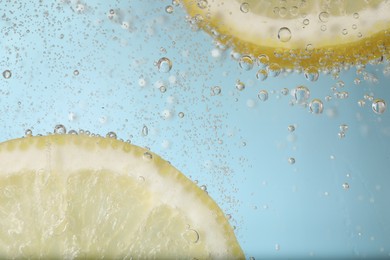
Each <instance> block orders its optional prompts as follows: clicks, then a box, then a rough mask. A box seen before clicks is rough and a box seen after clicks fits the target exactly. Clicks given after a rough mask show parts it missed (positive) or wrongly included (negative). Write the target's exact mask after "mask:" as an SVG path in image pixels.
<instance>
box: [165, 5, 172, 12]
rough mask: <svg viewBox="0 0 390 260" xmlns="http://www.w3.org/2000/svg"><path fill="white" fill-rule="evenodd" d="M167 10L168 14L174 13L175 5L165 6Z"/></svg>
mask: <svg viewBox="0 0 390 260" xmlns="http://www.w3.org/2000/svg"><path fill="white" fill-rule="evenodd" d="M165 12H167V13H168V14H171V13H173V6H172V5H168V6H167V7H165Z"/></svg>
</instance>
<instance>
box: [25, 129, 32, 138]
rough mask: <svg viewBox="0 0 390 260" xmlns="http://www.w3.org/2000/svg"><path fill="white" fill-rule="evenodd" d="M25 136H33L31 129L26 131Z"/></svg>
mask: <svg viewBox="0 0 390 260" xmlns="http://www.w3.org/2000/svg"><path fill="white" fill-rule="evenodd" d="M24 135H25V136H26V137H30V136H32V130H31V129H26V131H25V132H24Z"/></svg>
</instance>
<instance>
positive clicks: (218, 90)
mask: <svg viewBox="0 0 390 260" xmlns="http://www.w3.org/2000/svg"><path fill="white" fill-rule="evenodd" d="M221 92H222V90H221V87H220V86H214V87H212V88H211V95H212V96H216V95H219V94H221Z"/></svg>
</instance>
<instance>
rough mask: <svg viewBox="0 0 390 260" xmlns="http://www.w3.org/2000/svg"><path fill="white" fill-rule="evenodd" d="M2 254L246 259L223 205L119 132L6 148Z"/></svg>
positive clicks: (0, 206) (1, 178)
mask: <svg viewBox="0 0 390 260" xmlns="http://www.w3.org/2000/svg"><path fill="white" fill-rule="evenodd" d="M0 257H1V258H50V257H56V258H84V257H88V258H95V257H99V258H100V257H106V258H126V259H153V258H159V259H161V258H164V259H174V258H178V259H215V258H220V259H230V258H232V259H243V258H244V255H243V252H242V250H241V248H240V246H239V244H238V243H237V240H236V238H235V235H234V232H233V229H232V228H231V226H230V225H229V223H228V221H227V219H226V218H225V215H224V214H223V212H222V211H221V209H220V208H219V207H218V206H217V204H216V203H215V202H214V201H213V200H212V199H211V198H210V197H209V196H208V195H207V193H205V192H204V191H203V190H201V189H200V188H198V187H197V186H196V185H195V184H194V183H193V182H192V181H190V180H189V179H187V178H186V177H185V176H184V175H183V174H181V173H180V172H179V171H178V170H176V169H175V168H174V167H173V166H171V165H170V163H169V162H167V161H164V160H163V159H161V158H160V157H159V156H157V155H156V154H154V153H152V152H150V151H148V150H146V149H143V148H140V147H137V146H134V145H131V144H129V143H124V142H121V141H119V140H116V139H113V138H102V137H90V136H86V135H49V136H44V137H42V136H37V137H27V138H22V139H16V140H11V141H7V142H5V143H2V144H0Z"/></svg>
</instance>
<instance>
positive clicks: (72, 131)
mask: <svg viewBox="0 0 390 260" xmlns="http://www.w3.org/2000/svg"><path fill="white" fill-rule="evenodd" d="M68 134H70V135H77V134H78V133H77V131H76V130H70V131H69V132H68Z"/></svg>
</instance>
